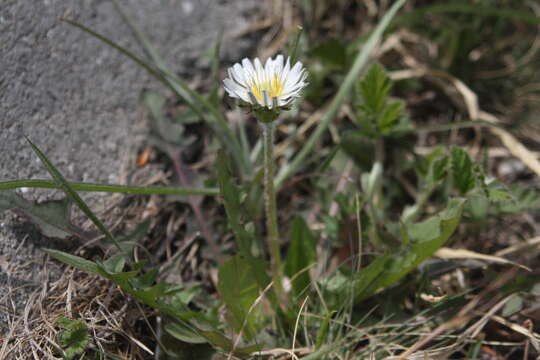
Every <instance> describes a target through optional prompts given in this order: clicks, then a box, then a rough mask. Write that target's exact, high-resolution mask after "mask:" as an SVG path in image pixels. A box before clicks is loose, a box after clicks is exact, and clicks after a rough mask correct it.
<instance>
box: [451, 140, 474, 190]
mask: <svg viewBox="0 0 540 360" xmlns="http://www.w3.org/2000/svg"><path fill="white" fill-rule="evenodd" d="M452 176H453V178H454V182H455V185H456V187H457V188H458V190H459V191H461V193H462V194H465V193H467V192H468V191H469V190H472V189H473V188H474V187H475V183H476V178H475V175H474V169H473V163H472V161H471V158H470V157H469V154H468V153H467V151H465V150H463V149H462V148H459V147H454V148H453V149H452Z"/></svg>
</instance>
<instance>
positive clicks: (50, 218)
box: [0, 191, 93, 240]
mask: <svg viewBox="0 0 540 360" xmlns="http://www.w3.org/2000/svg"><path fill="white" fill-rule="evenodd" d="M71 204H72V203H71V201H69V200H68V199H64V200H51V201H45V202H43V203H36V202H32V201H28V200H25V199H24V198H23V197H21V196H19V195H18V194H17V193H15V192H13V191H0V212H2V211H5V210H12V211H18V212H22V213H23V214H24V215H25V216H26V217H28V218H29V219H30V221H32V223H34V224H35V225H36V226H37V227H38V228H39V230H40V231H41V233H42V234H43V235H45V236H47V237H53V238H59V239H65V238H67V237H69V236H73V235H75V236H78V237H79V238H81V239H87V240H89V239H91V238H92V237H93V234H90V233H88V232H86V231H84V230H83V229H81V228H79V227H78V226H76V225H74V224H72V222H71Z"/></svg>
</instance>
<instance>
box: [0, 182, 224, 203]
mask: <svg viewBox="0 0 540 360" xmlns="http://www.w3.org/2000/svg"><path fill="white" fill-rule="evenodd" d="M68 184H69V186H70V187H71V188H72V189H73V190H76V191H93V192H106V193H119V194H138V195H207V196H216V195H218V194H219V191H218V189H215V188H207V189H190V188H178V187H168V186H130V185H114V184H96V183H81V182H68ZM18 188H45V189H61V186H59V185H58V184H57V183H56V182H54V181H49V180H39V179H32V180H14V181H4V182H0V190H11V189H18ZM0 201H1V200H0Z"/></svg>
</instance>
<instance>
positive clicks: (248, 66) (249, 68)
mask: <svg viewBox="0 0 540 360" xmlns="http://www.w3.org/2000/svg"><path fill="white" fill-rule="evenodd" d="M242 67H243V68H244V77H245V78H246V80H247V79H248V78H253V76H254V75H255V69H254V68H253V64H252V63H251V61H249V59H248V58H244V59H242Z"/></svg>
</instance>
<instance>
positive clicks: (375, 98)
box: [357, 64, 392, 114]
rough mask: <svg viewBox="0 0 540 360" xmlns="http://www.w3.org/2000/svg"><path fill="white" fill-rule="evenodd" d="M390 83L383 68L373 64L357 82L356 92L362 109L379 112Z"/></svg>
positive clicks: (390, 86)
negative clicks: (360, 100) (360, 99)
mask: <svg viewBox="0 0 540 360" xmlns="http://www.w3.org/2000/svg"><path fill="white" fill-rule="evenodd" d="M391 88H392V83H391V81H390V79H389V78H388V76H386V73H385V72H384V70H383V68H382V67H381V66H380V65H378V64H375V65H373V66H372V67H371V69H369V71H368V72H367V74H366V75H365V76H364V78H363V79H362V80H361V81H360V82H359V83H358V90H357V91H358V92H359V94H360V96H361V98H362V110H364V111H366V112H367V113H371V114H379V113H381V112H382V110H383V106H384V104H385V102H386V99H387V98H388V95H389V94H390V89H391Z"/></svg>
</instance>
